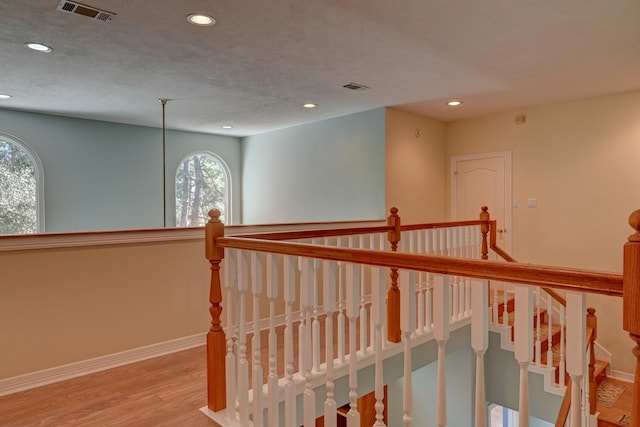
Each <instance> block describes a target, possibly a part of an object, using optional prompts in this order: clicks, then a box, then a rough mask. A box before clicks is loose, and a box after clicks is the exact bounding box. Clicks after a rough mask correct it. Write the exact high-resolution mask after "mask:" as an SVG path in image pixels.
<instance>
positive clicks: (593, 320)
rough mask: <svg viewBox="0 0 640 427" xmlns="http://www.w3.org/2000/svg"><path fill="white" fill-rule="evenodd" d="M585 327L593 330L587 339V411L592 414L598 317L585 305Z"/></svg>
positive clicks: (594, 398)
mask: <svg viewBox="0 0 640 427" xmlns="http://www.w3.org/2000/svg"><path fill="white" fill-rule="evenodd" d="M587 328H591V330H593V335H592V336H591V341H589V413H590V414H591V415H594V414H595V413H596V390H597V388H598V384H597V383H596V378H595V372H596V353H595V344H596V338H597V337H598V318H597V317H596V309H595V308H593V307H587Z"/></svg>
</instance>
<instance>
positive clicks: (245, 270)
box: [238, 251, 250, 424]
mask: <svg viewBox="0 0 640 427" xmlns="http://www.w3.org/2000/svg"><path fill="white" fill-rule="evenodd" d="M249 272H250V270H249V253H248V252H247V251H241V252H240V253H239V255H238V292H239V293H240V296H239V303H238V315H239V316H238V317H239V319H238V345H239V352H238V421H239V422H240V424H248V423H249V396H248V392H249V363H248V361H247V331H246V324H247V315H246V294H247V291H248V290H249Z"/></svg>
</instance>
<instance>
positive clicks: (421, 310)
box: [416, 230, 427, 333]
mask: <svg viewBox="0 0 640 427" xmlns="http://www.w3.org/2000/svg"><path fill="white" fill-rule="evenodd" d="M416 233H417V243H418V253H419V254H420V255H423V254H424V233H423V232H422V230H417V231H416ZM417 275H418V290H417V291H416V292H417V294H416V296H417V298H418V325H417V331H418V333H423V332H424V331H425V324H424V323H425V320H424V319H425V309H426V307H425V304H424V298H425V293H424V286H425V281H426V279H425V278H426V275H427V273H425V272H423V271H420V272H418V273H417Z"/></svg>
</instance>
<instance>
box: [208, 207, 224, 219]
mask: <svg viewBox="0 0 640 427" xmlns="http://www.w3.org/2000/svg"><path fill="white" fill-rule="evenodd" d="M220 215H222V212H220V210H219V209H215V208H214V209H211V210H210V211H209V222H220Z"/></svg>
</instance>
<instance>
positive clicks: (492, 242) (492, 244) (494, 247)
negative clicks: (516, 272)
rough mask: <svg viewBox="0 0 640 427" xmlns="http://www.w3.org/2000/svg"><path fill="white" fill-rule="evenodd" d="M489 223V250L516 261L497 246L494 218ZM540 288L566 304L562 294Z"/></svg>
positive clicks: (508, 260)
mask: <svg viewBox="0 0 640 427" xmlns="http://www.w3.org/2000/svg"><path fill="white" fill-rule="evenodd" d="M489 223H490V228H491V235H490V242H489V247H490V248H491V250H492V251H493V252H495V253H496V255H498V256H499V257H500V258H502V259H503V260H505V261H507V262H518V261H517V260H516V259H515V258H514V257H512V256H511V255H510V254H509V253H508V252H507V251H505V250H503V249H502V248H501V247H499V246H498V243H497V233H496V225H497V222H496V220H491V221H489ZM542 290H543V291H545V292H546V293H547V294H548V295H549V296H551V298H553V299H554V300H556V301H557V302H558V303H559V304H560V305H562V306H563V307H566V306H567V300H566V299H565V298H564V297H563V296H562V295H560V294H558V293H557V292H556V291H554V290H553V289H550V288H542Z"/></svg>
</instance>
